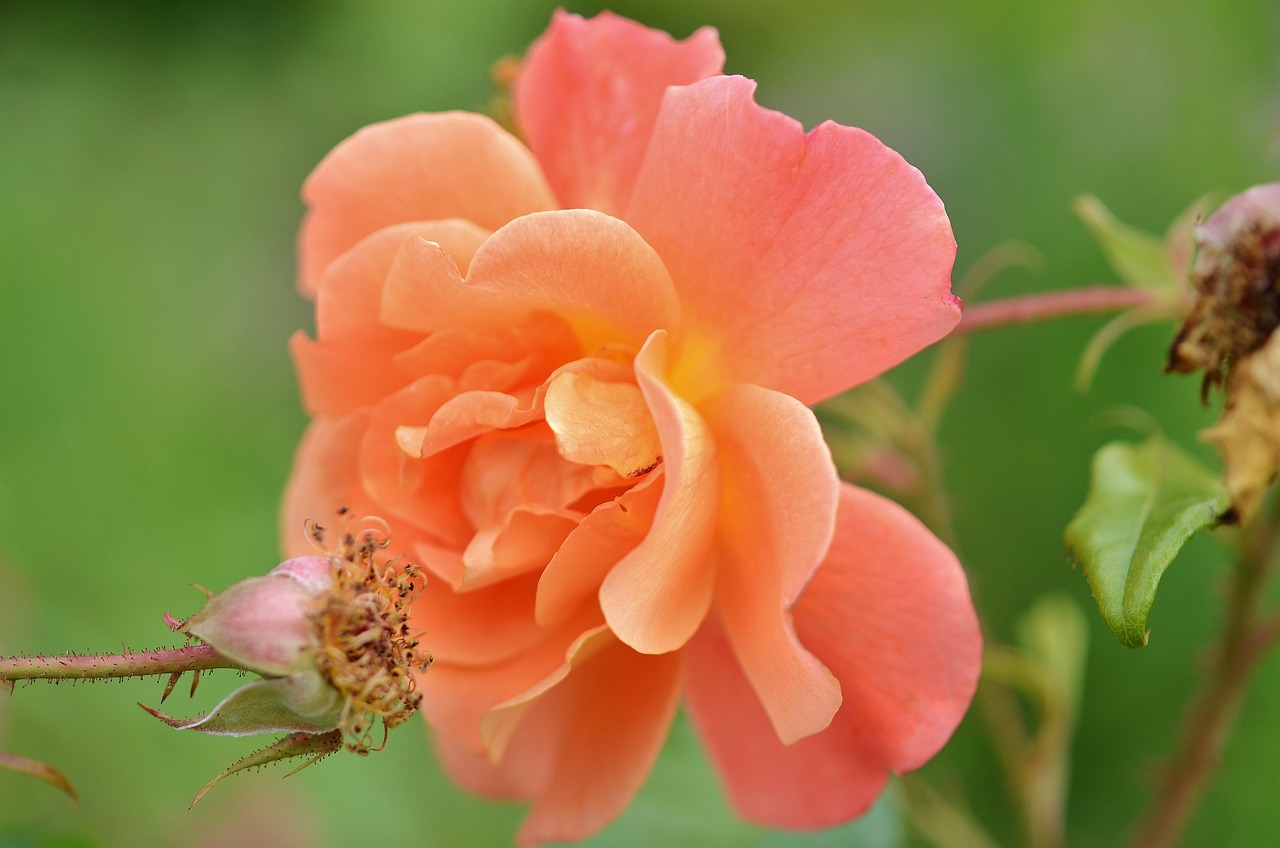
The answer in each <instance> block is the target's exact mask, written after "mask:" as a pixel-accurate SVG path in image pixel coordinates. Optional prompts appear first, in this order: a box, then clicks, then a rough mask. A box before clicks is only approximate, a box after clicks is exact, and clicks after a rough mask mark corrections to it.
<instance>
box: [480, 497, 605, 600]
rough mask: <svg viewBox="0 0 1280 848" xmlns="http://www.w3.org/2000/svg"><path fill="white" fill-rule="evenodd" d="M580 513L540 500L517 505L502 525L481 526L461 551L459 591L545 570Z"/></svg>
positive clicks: (574, 525)
mask: <svg viewBox="0 0 1280 848" xmlns="http://www.w3.org/2000/svg"><path fill="white" fill-rule="evenodd" d="M581 517H582V516H581V514H579V513H573V512H569V511H566V510H558V509H552V508H550V507H546V506H541V505H538V504H530V505H527V506H522V507H519V508H518V509H514V510H512V511H511V513H510V514H509V515H508V516H507V519H506V521H504V522H503V523H502V524H501V525H500V526H497V527H486V528H483V529H481V530H480V531H479V532H478V533H476V535H475V536H474V537H473V538H472V540H471V543H470V544H469V545H467V549H466V550H465V551H464V552H463V554H462V567H463V570H462V581H461V583H460V585H459V586H458V589H459V590H460V591H464V592H465V591H469V590H471V589H477V588H480V587H481V586H488V585H490V584H492V583H496V582H498V581H499V580H506V579H507V578H509V577H514V576H515V575H517V574H524V573H525V572H528V571H533V570H534V569H537V570H539V571H541V570H542V568H544V567H545V566H546V564H547V563H548V562H549V561H550V560H551V557H552V556H553V555H554V554H555V552H556V550H557V549H558V548H559V547H560V544H561V543H562V542H563V541H564V540H565V537H567V536H568V535H569V534H570V533H571V532H573V528H575V527H577V526H578V522H579V521H580V520H581Z"/></svg>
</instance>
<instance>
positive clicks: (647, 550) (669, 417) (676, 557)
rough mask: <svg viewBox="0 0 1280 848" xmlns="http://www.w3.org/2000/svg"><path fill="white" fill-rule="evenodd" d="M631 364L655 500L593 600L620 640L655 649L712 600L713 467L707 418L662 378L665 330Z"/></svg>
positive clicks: (683, 630)
mask: <svg viewBox="0 0 1280 848" xmlns="http://www.w3.org/2000/svg"><path fill="white" fill-rule="evenodd" d="M635 368H636V382H637V383H638V384H639V386H640V390H641V391H642V392H644V396H645V400H646V401H647V402H648V403H649V408H650V410H651V411H652V413H653V420H654V423H655V424H656V425H657V428H658V433H659V435H660V436H661V439H662V453H663V466H664V481H663V490H662V498H661V500H660V501H659V503H658V510H657V515H656V517H655V518H654V521H653V527H652V528H651V529H650V531H649V533H648V535H646V536H645V537H644V540H643V541H641V542H640V544H639V545H637V546H636V547H635V548H634V549H633V550H632V551H631V553H629V554H627V555H626V556H625V557H623V558H622V560H621V561H620V562H619V563H618V564H617V565H616V566H615V567H614V568H613V570H611V571H610V572H609V575H608V576H607V577H606V578H605V580H604V583H603V584H602V585H601V587H600V605H601V607H602V608H603V609H604V615H605V620H607V621H608V622H609V626H610V627H612V628H613V631H614V633H616V634H617V635H618V638H619V639H621V640H622V641H623V642H625V643H626V644H627V645H630V646H631V647H632V648H634V649H635V650H637V651H640V652H641V653H645V654H660V653H664V652H666V651H674V650H676V649H677V648H679V647H681V646H682V645H684V643H685V642H686V641H688V639H689V637H690V636H692V635H693V634H694V632H695V631H696V630H697V629H698V625H699V624H701V623H702V619H703V618H704V617H705V616H706V614H707V609H708V607H709V606H710V604H711V589H712V585H713V583H714V581H715V568H714V564H713V561H712V539H713V537H714V535H715V525H716V510H717V507H718V504H719V501H720V465H719V459H718V457H717V455H716V445H715V440H714V439H713V437H712V435H711V433H710V431H709V430H708V428H707V424H706V422H705V421H703V420H702V418H701V416H699V414H698V412H697V411H696V410H695V409H694V408H693V407H692V406H690V405H689V404H688V403H686V402H685V401H683V400H681V399H680V398H679V397H677V396H676V395H675V394H674V393H673V392H672V391H671V389H670V387H669V386H668V385H667V384H666V382H665V381H664V376H663V375H664V374H665V371H666V334H665V333H662V332H657V333H654V334H653V336H652V337H651V338H650V339H649V341H647V342H646V343H645V346H644V347H643V348H642V349H641V350H640V353H639V354H637V355H636V359H635Z"/></svg>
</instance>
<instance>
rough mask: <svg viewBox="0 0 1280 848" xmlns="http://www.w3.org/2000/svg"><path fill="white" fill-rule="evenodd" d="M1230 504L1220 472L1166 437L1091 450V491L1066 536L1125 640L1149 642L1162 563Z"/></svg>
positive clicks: (1109, 620) (1164, 565)
mask: <svg viewBox="0 0 1280 848" xmlns="http://www.w3.org/2000/svg"><path fill="white" fill-rule="evenodd" d="M1228 503H1229V500H1228V498H1227V494H1226V492H1225V491H1224V489H1223V487H1222V482H1221V481H1220V480H1219V479H1218V477H1217V476H1215V475H1214V474H1212V473H1210V472H1209V471H1208V469H1206V468H1204V466H1202V465H1201V464H1200V463H1199V462H1198V461H1196V460H1195V459H1193V458H1192V457H1190V456H1188V455H1187V454H1186V453H1184V452H1183V451H1181V450H1179V449H1178V448H1177V447H1175V446H1174V445H1172V444H1170V443H1169V442H1168V441H1166V440H1165V439H1164V438H1163V437H1162V436H1158V435H1157V436H1152V437H1151V438H1149V439H1147V440H1146V441H1145V442H1143V443H1142V444H1140V445H1131V444H1127V443H1123V442H1113V443H1112V444H1109V445H1107V446H1105V447H1103V448H1102V449H1101V450H1100V451H1098V453H1097V454H1096V455H1095V456H1094V458H1093V479H1092V481H1091V483H1090V486H1089V496H1088V498H1086V500H1085V502H1084V506H1082V507H1081V508H1080V511H1079V512H1077V513H1076V515H1075V518H1073V519H1072V520H1071V523H1070V524H1069V525H1067V530H1066V534H1065V537H1066V542H1067V547H1068V549H1070V551H1071V553H1072V555H1073V556H1074V557H1075V558H1076V559H1077V560H1078V561H1079V562H1081V563H1082V564H1083V566H1084V573H1085V576H1086V577H1087V578H1088V579H1089V586H1090V588H1091V589H1092V590H1093V597H1094V600H1096V601H1097V603H1098V609H1099V611H1101V613H1102V618H1103V620H1105V621H1106V623H1107V626H1108V627H1110V628H1111V632H1112V633H1113V634H1114V635H1115V637H1116V638H1117V639H1119V640H1120V642H1121V644H1123V645H1125V646H1127V647H1130V648H1140V647H1142V646H1144V645H1146V644H1147V613H1148V612H1149V611H1150V610H1151V604H1152V602H1153V601H1154V600H1155V596H1156V587H1157V586H1158V585H1159V583H1160V578H1161V576H1163V575H1164V571H1165V569H1166V568H1168V567H1169V563H1170V562H1172V561H1173V558H1174V556H1176V555H1177V553H1178V551H1179V550H1180V549H1181V548H1182V546H1183V545H1184V544H1185V543H1186V541H1187V540H1188V539H1190V538H1191V536H1192V535H1193V534H1195V532H1196V531H1197V530H1201V529H1203V528H1205V527H1208V526H1210V525H1213V524H1214V523H1216V522H1217V520H1218V516H1219V515H1221V514H1222V512H1223V510H1225V509H1226V508H1227V505H1228Z"/></svg>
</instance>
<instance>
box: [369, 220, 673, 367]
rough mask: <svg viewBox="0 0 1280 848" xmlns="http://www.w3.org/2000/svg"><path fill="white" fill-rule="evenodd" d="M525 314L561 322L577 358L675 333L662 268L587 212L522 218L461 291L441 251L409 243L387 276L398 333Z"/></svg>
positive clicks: (474, 267)
mask: <svg viewBox="0 0 1280 848" xmlns="http://www.w3.org/2000/svg"><path fill="white" fill-rule="evenodd" d="M533 312H551V313H554V314H557V315H559V316H561V317H562V318H564V319H565V320H566V321H567V322H568V323H569V325H570V326H571V327H573V329H574V332H575V333H576V334H577V336H578V339H579V340H580V342H581V344H582V347H583V349H584V350H587V351H592V350H594V349H596V348H597V347H601V346H603V345H607V344H612V343H623V344H628V345H631V346H632V347H633V349H634V348H636V347H639V345H640V344H641V342H643V341H644V339H645V338H646V337H647V336H648V335H649V333H650V332H652V331H653V330H655V329H658V328H674V327H678V326H679V303H678V301H677V299H676V294H675V289H674V287H673V286H672V283H671V278H670V276H669V275H668V274H667V271H666V268H665V267H663V264H662V260H661V259H659V257H658V255H657V254H656V253H654V251H653V249H652V248H650V247H649V245H647V244H645V242H644V240H643V239H641V238H640V236H639V235H637V234H636V232H635V230H633V229H631V227H630V226H629V225H627V224H626V223H624V222H622V221H619V220H618V219H616V218H610V217H609V216H608V215H604V214H602V213H600V212H596V211H593V210H590V209H569V210H564V211H558V212H541V213H536V214H532V215H526V216H524V217H523V218H518V219H516V220H515V221H512V222H511V223H510V224H508V225H507V226H505V227H503V228H502V229H500V230H498V231H496V232H495V233H494V234H493V235H492V236H490V237H489V239H488V240H487V241H486V242H485V243H484V244H483V245H481V246H480V249H479V250H477V251H476V254H475V256H474V257H473V258H472V260H471V266H470V269H469V271H468V274H467V279H466V282H465V283H464V282H463V280H462V278H461V276H460V275H459V274H458V271H457V269H456V267H455V266H454V265H453V263H452V261H450V260H449V259H448V258H447V257H446V256H445V255H444V254H443V252H442V251H441V249H440V248H439V247H437V246H436V245H434V244H433V243H431V242H427V241H425V240H423V239H420V238H419V239H415V238H413V237H410V238H409V239H408V240H406V242H405V244H404V246H403V248H402V250H401V252H400V255H398V256H397V257H396V260H395V262H394V263H393V265H392V268H391V271H390V273H389V275H388V278H387V289H386V294H385V297H384V299H383V308H382V316H383V320H384V321H385V322H387V323H388V324H390V325H392V326H396V327H400V328H402V329H407V330H417V331H420V332H431V331H433V330H437V329H443V328H445V327H452V326H465V327H472V328H477V329H478V328H493V329H498V328H501V327H506V326H510V325H511V324H513V323H517V322H520V321H522V320H523V319H524V318H525V317H526V316H527V315H529V314H530V313H533Z"/></svg>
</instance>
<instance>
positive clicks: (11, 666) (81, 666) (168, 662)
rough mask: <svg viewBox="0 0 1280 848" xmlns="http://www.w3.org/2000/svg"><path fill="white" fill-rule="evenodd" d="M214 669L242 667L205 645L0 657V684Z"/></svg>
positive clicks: (182, 672) (94, 678) (107, 678)
mask: <svg viewBox="0 0 1280 848" xmlns="http://www.w3.org/2000/svg"><path fill="white" fill-rule="evenodd" d="M218 668H236V669H243V666H241V665H238V664H237V663H236V662H234V661H233V660H230V659H228V658H226V657H224V656H222V655H221V654H219V653H218V652H217V651H216V650H214V649H213V648H212V647H210V646H209V645H187V646H185V647H181V648H155V649H153V650H150V651H121V652H120V653H118V654H75V653H72V654H61V655H53V656H45V655H43V654H37V655H36V656H34V657H24V656H17V657H0V683H8V684H9V686H10V688H11V689H12V687H13V686H14V685H15V684H16V683H17V682H18V681H19V680H51V681H55V682H58V681H62V680H72V681H76V680H122V679H124V678H128V677H150V676H152V675H164V674H169V675H182V674H185V673H186V672H189V671H190V672H195V673H199V672H202V671H211V670H213V669H218Z"/></svg>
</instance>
